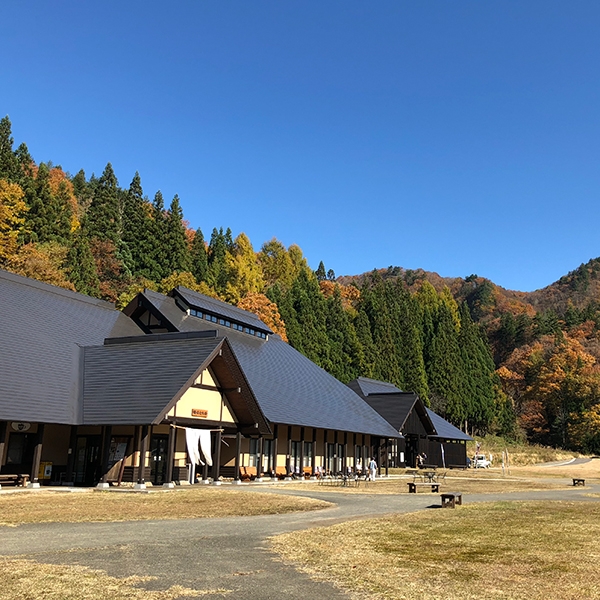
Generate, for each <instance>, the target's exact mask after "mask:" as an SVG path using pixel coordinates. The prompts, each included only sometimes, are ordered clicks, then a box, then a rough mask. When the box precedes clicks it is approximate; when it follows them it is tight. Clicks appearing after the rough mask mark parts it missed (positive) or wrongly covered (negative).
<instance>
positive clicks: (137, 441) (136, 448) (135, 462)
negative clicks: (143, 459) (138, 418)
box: [131, 425, 142, 483]
mask: <svg viewBox="0 0 600 600" xmlns="http://www.w3.org/2000/svg"><path fill="white" fill-rule="evenodd" d="M141 444H142V428H141V427H140V426H139V425H136V426H135V429H134V430H133V454H132V458H131V466H132V467H133V475H132V479H133V483H135V482H136V481H137V480H138V474H139V464H140V463H139V460H140V446H141Z"/></svg>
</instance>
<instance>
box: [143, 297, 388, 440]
mask: <svg viewBox="0 0 600 600" xmlns="http://www.w3.org/2000/svg"><path fill="white" fill-rule="evenodd" d="M154 294H155V293H154ZM152 302H153V305H154V306H155V307H156V306H158V305H159V304H160V306H161V311H164V312H163V314H165V315H168V320H169V322H171V323H173V324H174V325H176V327H177V329H178V330H179V331H202V330H206V329H216V330H217V331H218V332H219V335H220V336H226V337H227V339H228V340H229V343H230V344H231V347H232V348H233V351H234V354H235V356H236V358H237V359H238V361H239V363H240V365H241V367H242V369H243V372H244V373H245V375H246V378H247V379H248V382H249V384H250V387H251V388H252V391H253V392H254V395H255V397H256V399H257V401H258V403H259V405H260V407H261V409H262V411H263V413H264V415H265V417H266V418H267V419H268V420H269V421H270V422H271V423H284V424H291V425H300V426H307V427H319V428H325V429H334V430H340V431H349V432H358V433H369V434H373V435H378V436H381V437H399V434H398V432H397V431H396V430H394V428H393V427H392V426H391V425H390V424H389V423H388V422H387V421H386V420H385V419H384V418H383V417H381V416H380V415H379V414H378V413H377V412H376V411H374V410H373V409H371V408H370V407H369V406H368V404H366V403H365V402H363V400H362V399H361V398H360V397H359V396H358V395H357V394H355V393H354V392H353V391H352V390H351V389H349V388H348V387H347V386H346V385H344V384H343V383H341V382H340V381H338V380H337V379H335V377H333V376H331V375H330V374H329V373H327V372H326V371H325V370H323V369H321V368H320V367H318V366H317V365H316V364H314V363H313V362H312V361H311V360H309V359H308V358H306V357H305V356H304V355H302V354H301V353H300V352H298V351H297V350H295V349H294V348H292V347H291V346H290V345H289V344H287V343H286V342H284V341H283V340H282V339H281V338H280V337H279V336H277V335H270V336H269V338H268V339H267V340H264V339H260V338H257V337H254V336H250V335H247V334H245V333H243V332H238V331H235V330H233V329H230V328H227V327H223V326H220V325H218V324H215V323H210V322H207V321H205V320H204V319H199V318H197V317H193V316H190V315H187V314H186V313H185V312H183V310H182V309H181V308H179V307H178V306H177V304H176V300H175V298H172V297H168V298H167V297H163V299H162V300H160V302H159V301H158V299H157V298H155V297H154V296H153V299H152ZM175 311H179V314H180V317H179V318H178V319H177V318H176V316H175V315H176V314H177V313H176V312H175ZM244 312H245V311H244ZM175 321H178V322H176V323H175Z"/></svg>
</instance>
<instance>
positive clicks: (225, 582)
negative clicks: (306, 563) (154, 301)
mask: <svg viewBox="0 0 600 600" xmlns="http://www.w3.org/2000/svg"><path fill="white" fill-rule="evenodd" d="M236 489H237V490H239V488H236ZM247 491H248V493H253V492H254V491H260V492H263V493H264V492H267V493H274V494H289V495H295V496H309V497H312V498H320V499H323V500H328V501H329V502H333V503H335V505H336V506H335V507H334V508H330V509H326V510H321V511H316V512H307V513H292V514H287V515H273V516H259V517H236V518H224V519H187V520H173V521H168V520H167V521H130V522H125V523H122V522H121V523H48V524H34V525H21V526H19V527H15V528H8V527H5V528H2V530H1V531H2V535H1V538H0V555H22V556H26V557H27V558H31V559H34V560H36V561H39V562H47V563H57V564H80V565H86V566H89V567H92V568H97V569H102V570H104V571H106V572H108V573H109V575H113V576H115V577H126V576H130V575H140V576H146V575H153V576H156V577H157V579H156V580H155V581H153V582H149V583H148V584H146V585H147V587H148V588H149V589H152V588H153V589H164V588H167V587H169V586H171V585H173V584H181V585H184V586H189V587H192V588H196V589H215V588H223V589H227V590H232V593H231V594H229V595H228V597H229V598H236V599H238V598H239V599H242V600H245V599H253V600H257V599H259V600H270V599H275V598H277V599H281V598H286V599H288V598H289V599H291V600H295V599H298V600H323V599H332V600H335V599H338V598H347V595H346V594H345V593H343V592H341V591H339V590H337V589H336V588H334V587H333V586H332V585H330V584H328V583H322V582H314V581H312V580H311V579H310V578H308V576H306V575H304V574H302V573H299V572H298V571H296V570H295V569H293V568H292V567H289V566H286V565H283V564H282V563H280V562H279V561H278V560H277V558H276V556H275V555H274V554H272V553H271V552H270V550H269V547H268V539H267V538H268V537H270V536H272V535H277V534H278V533H283V532H287V531H293V530H299V529H307V528H310V527H317V526H326V525H331V524H334V523H338V522H342V521H348V520H352V519H361V518H367V517H376V516H380V515H384V514H389V513H408V512H414V511H417V510H426V509H430V510H433V509H437V508H439V505H440V500H439V495H438V494H427V493H420V494H410V495H409V494H400V495H380V494H377V495H369V494H343V493H327V492H318V491H312V490H311V491H306V492H305V491H302V490H300V491H299V490H289V491H287V490H285V489H281V488H276V489H269V488H258V489H257V488H251V487H248V488H247ZM590 492H595V493H598V492H600V486H589V487H586V488H573V489H568V490H558V491H544V492H519V493H510V494H494V495H492V494H486V495H483V494H480V495H474V494H471V495H465V497H464V499H463V500H464V502H465V504H466V503H473V502H489V501H494V500H542V499H545V500H580V501H598V500H597V499H593V498H589V497H587V496H586V494H589V493H590ZM212 597H215V596H212Z"/></svg>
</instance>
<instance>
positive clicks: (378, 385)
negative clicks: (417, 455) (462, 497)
mask: <svg viewBox="0 0 600 600" xmlns="http://www.w3.org/2000/svg"><path fill="white" fill-rule="evenodd" d="M348 386H349V387H350V388H352V389H353V390H354V391H356V393H357V394H359V395H360V396H361V397H362V398H363V399H364V400H365V402H368V403H369V405H370V406H372V407H373V408H374V409H375V410H377V412H379V414H381V415H382V416H383V417H385V419H386V420H387V421H388V422H389V423H391V424H392V425H393V426H394V427H396V426H398V430H399V431H400V430H402V427H403V426H404V423H405V422H406V419H407V418H408V416H409V414H410V411H411V410H412V409H413V407H415V410H417V411H418V413H419V417H420V418H421V421H422V422H423V425H424V427H425V428H426V429H428V435H429V437H436V438H445V439H452V440H465V441H469V440H472V439H473V438H471V437H469V436H468V435H467V434H466V433H463V432H462V431H461V430H460V429H458V428H457V427H455V426H454V425H452V423H449V422H448V421H446V419H444V418H443V417H440V415H438V414H436V413H434V412H433V411H432V410H431V409H429V408H427V407H426V406H425V405H424V404H423V402H422V401H421V400H420V399H419V397H418V395H417V394H416V393H414V392H401V391H400V390H399V389H398V388H397V387H396V386H395V385H394V384H392V383H388V382H387V381H378V380H377V379H368V378H366V377H358V378H357V379H355V380H354V381H351V382H350V383H349V384H348Z"/></svg>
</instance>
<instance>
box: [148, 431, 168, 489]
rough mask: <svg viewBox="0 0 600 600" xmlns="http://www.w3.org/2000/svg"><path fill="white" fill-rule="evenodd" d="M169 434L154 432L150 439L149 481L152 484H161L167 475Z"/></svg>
mask: <svg viewBox="0 0 600 600" xmlns="http://www.w3.org/2000/svg"><path fill="white" fill-rule="evenodd" d="M168 452H169V436H168V435H161V434H155V435H153V436H152V438H151V440H150V481H151V482H152V485H162V484H163V483H167V482H166V477H167V455H168Z"/></svg>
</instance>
